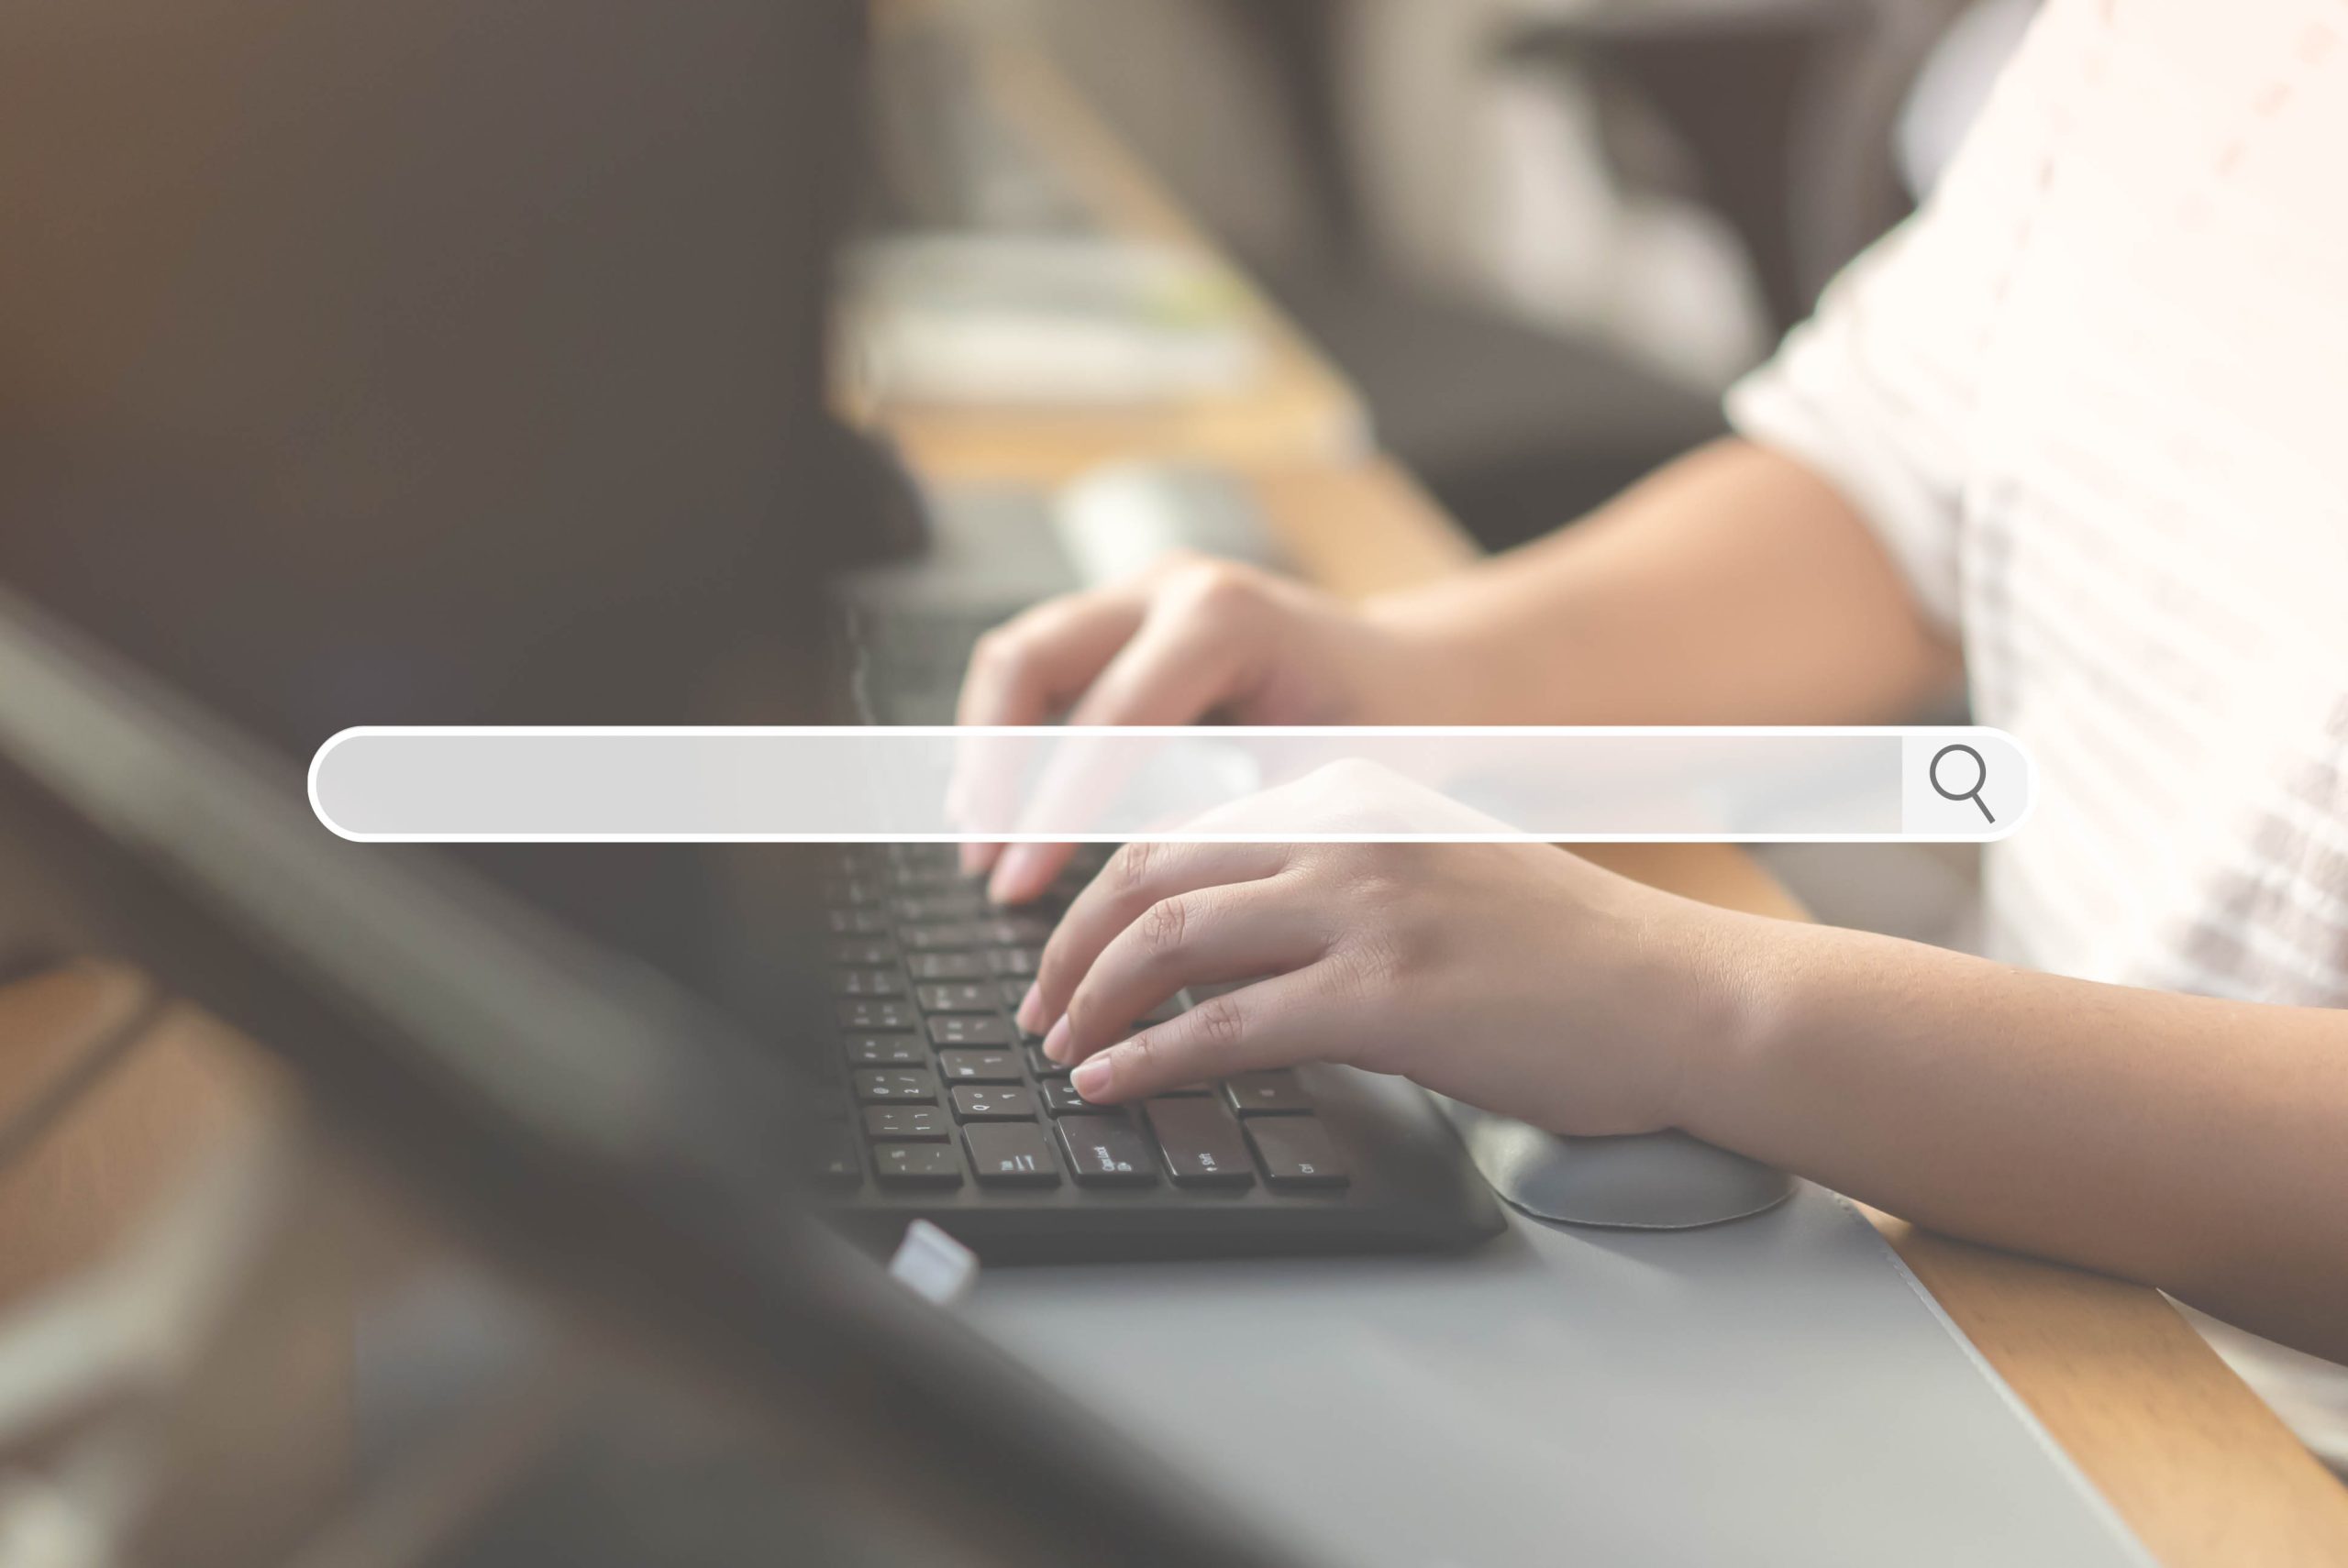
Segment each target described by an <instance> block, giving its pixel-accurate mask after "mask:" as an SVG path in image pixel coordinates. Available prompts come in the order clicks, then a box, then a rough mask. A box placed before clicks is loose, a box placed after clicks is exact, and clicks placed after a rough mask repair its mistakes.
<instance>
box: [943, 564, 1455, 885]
mask: <svg viewBox="0 0 2348 1568" xmlns="http://www.w3.org/2000/svg"><path fill="white" fill-rule="evenodd" d="M1450 657H1451V656H1450V655H1449V654H1448V652H1447V650H1446V649H1445V646H1443V642H1442V639H1441V638H1440V637H1438V636H1436V635H1434V634H1432V633H1431V632H1429V631H1426V630H1423V629H1421V628H1418V627H1415V626H1412V625H1411V624H1408V623H1406V622H1405V621H1404V620H1403V619H1402V618H1401V617H1399V616H1395V615H1392V614H1388V613H1380V611H1379V609H1377V608H1375V607H1371V608H1366V609H1356V608H1353V607H1351V606H1348V605H1346V604H1345V603H1342V602H1339V601H1337V600H1335V599H1333V598H1331V597H1329V596H1328V595H1326V594H1324V593H1321V592H1319V591H1315V590H1313V589H1311V588H1307V587H1304V586H1303V585H1302V584H1301V583H1297V582H1293V581H1290V580H1287V579H1285V578H1279V577H1275V576H1273V575H1271V574H1270V573H1268V572H1264V571H1259V570H1257V569H1254V568H1251V567H1245V566H1239V565H1235V564H1233V563H1231V562H1227V561H1217V560H1212V559H1208V558H1204V557H1200V556H1191V555H1177V556H1171V557H1168V558H1167V559H1166V560H1164V561H1162V562H1160V563H1159V564H1158V565H1157V566H1156V567H1154V568H1152V569H1150V570H1148V571H1146V572H1145V573H1143V574H1142V575H1141V576H1140V577H1137V578H1135V579H1133V580H1130V581H1127V582H1123V583H1118V584H1115V585H1113V586H1111V587H1108V588H1102V589H1095V590H1092V591H1088V592H1082V593H1072V594H1069V595H1067V596H1066V597H1064V598H1060V599H1055V600H1051V601H1049V602H1046V603H1043V604H1039V605H1037V606H1036V608H1035V609H1033V610H1030V611H1028V612H1026V613H1024V614H1023V615H1020V616H1018V617H1016V618H1015V619H1013V620H1012V621H1009V622H1007V623H1005V624H1002V626H999V627H997V628H996V629H995V630H993V631H991V632H989V633H988V634H987V635H985V636H983V637H981V638H980V639H979V645H978V647H977V650H976V651H975V653H974V654H973V655H972V657H971V660H970V668H969V673H968V674H967V675H966V676H965V677H964V679H963V682H962V696H961V702H960V705H959V707H958V711H957V712H956V714H955V722H956V723H961V724H966V725H972V724H986V725H1003V724H1042V723H1050V722H1051V721H1052V720H1053V719H1054V718H1056V717H1058V716H1060V715H1061V714H1063V713H1065V715H1066V717H1067V722H1068V723H1071V724H1100V725H1112V724H1194V723H1201V722H1202V721H1204V720H1206V719H1207V718H1209V717H1210V716H1213V717H1218V718H1224V719H1227V720H1229V721H1230V722H1232V723H1239V724H1392V723H1443V722H1444V720H1445V713H1444V712H1443V710H1444V708H1445V696H1444V694H1445V690H1446V688H1448V687H1450V686H1451V684H1452V680H1453V676H1452V674H1451V672H1450V671H1449V670H1448V668H1447V662H1448V661H1449V660H1450ZM1071 853H1072V851H1071V850H1070V849H1069V846H1067V845H1050V844H1021V845H1011V846H1010V847H1009V848H1008V849H1006V848H1004V846H1002V845H985V844H974V845H964V846H963V850H962V856H963V867H964V868H965V869H966V870H969V871H972V872H977V871H982V870H986V869H988V868H989V867H991V868H992V870H993V875H992V877H991V878H990V880H989V883H988V892H989V894H990V895H991V897H992V898H993V899H994V900H995V901H997V902H998V903H1006V904H1016V903H1024V902H1026V901H1027V900H1030V899H1033V898H1035V897H1036V895H1037V894H1039V893H1041V892H1042V891H1043V890H1044V889H1046V888H1047V887H1048V886H1049V885H1050V883H1051V880H1052V878H1053V877H1054V876H1055V875H1057V874H1058V871H1059V869H1060V867H1062V866H1063V865H1065V864H1066V863H1067V861H1068V858H1069V855H1070V854H1071Z"/></svg>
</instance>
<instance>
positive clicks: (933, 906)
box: [891, 888, 987, 921]
mask: <svg viewBox="0 0 2348 1568" xmlns="http://www.w3.org/2000/svg"><path fill="white" fill-rule="evenodd" d="M891 907H892V908H893V909H894V910H895V911H897V918H898V919H899V920H903V921H933V920H968V919H969V917H971V916H972V915H981V914H984V913H986V912H987V896H986V894H985V893H983V892H981V891H980V889H976V888H950V889H941V890H940V891H937V892H934V893H915V894H914V895H912V896H911V897H907V898H900V899H898V900H895V901H894V902H893V903H892V906H891Z"/></svg>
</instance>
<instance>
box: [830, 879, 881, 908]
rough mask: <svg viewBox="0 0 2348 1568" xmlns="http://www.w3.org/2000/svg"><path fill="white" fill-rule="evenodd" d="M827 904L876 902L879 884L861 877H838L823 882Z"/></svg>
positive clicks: (879, 892)
mask: <svg viewBox="0 0 2348 1568" xmlns="http://www.w3.org/2000/svg"><path fill="white" fill-rule="evenodd" d="M824 901H825V903H827V904H877V903H879V902H880V901H881V884H880V883H878V882H874V881H871V880H869V879H868V878H862V877H840V878H834V879H833V880H831V881H829V882H826V883H825V884H824Z"/></svg>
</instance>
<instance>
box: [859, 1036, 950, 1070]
mask: <svg viewBox="0 0 2348 1568" xmlns="http://www.w3.org/2000/svg"><path fill="white" fill-rule="evenodd" d="M842 1043H843V1044H844V1045H845V1046H846V1048H847V1063H848V1066H851V1067H925V1066H929V1053H928V1052H927V1051H925V1050H924V1049H923V1048H922V1043H921V1038H920V1036H918V1035H914V1034H851V1035H849V1036H848V1037H847V1040H846V1041H844V1042H842Z"/></svg>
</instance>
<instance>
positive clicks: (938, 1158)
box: [872, 1143, 962, 1187]
mask: <svg viewBox="0 0 2348 1568" xmlns="http://www.w3.org/2000/svg"><path fill="white" fill-rule="evenodd" d="M872 1174H873V1175H874V1176H876V1177H878V1178H879V1179H880V1181H881V1184H882V1185H883V1186H886V1187H959V1186H961V1185H962V1158H961V1156H960V1155H958V1154H956V1153H955V1152H954V1145H953V1144H951V1143H875V1144H874V1145H873V1146H872Z"/></svg>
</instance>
